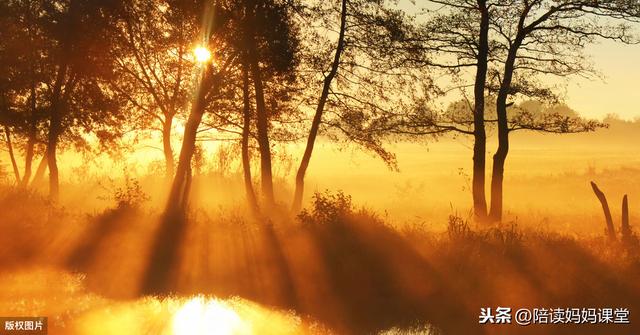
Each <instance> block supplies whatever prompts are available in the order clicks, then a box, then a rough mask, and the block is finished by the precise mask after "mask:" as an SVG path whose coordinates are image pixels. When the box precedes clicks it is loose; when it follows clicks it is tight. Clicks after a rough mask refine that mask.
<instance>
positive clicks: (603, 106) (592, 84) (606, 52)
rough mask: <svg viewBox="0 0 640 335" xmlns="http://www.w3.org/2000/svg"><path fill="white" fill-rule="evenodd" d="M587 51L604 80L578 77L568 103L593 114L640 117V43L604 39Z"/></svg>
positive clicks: (570, 89)
mask: <svg viewBox="0 0 640 335" xmlns="http://www.w3.org/2000/svg"><path fill="white" fill-rule="evenodd" d="M639 30H640V28H639ZM587 52H588V53H589V54H590V55H592V60H593V62H594V63H595V66H596V68H597V69H598V70H599V71H600V72H601V73H602V74H603V75H604V81H603V80H595V81H589V80H585V79H574V80H573V81H572V82H571V83H570V84H569V87H568V92H567V95H568V96H567V100H568V101H567V102H568V104H569V105H570V106H571V107H572V108H573V109H575V110H577V111H578V112H580V113H581V114H583V115H585V116H589V117H602V116H605V115H607V114H609V113H615V114H618V115H620V117H622V118H625V119H633V118H640V45H624V44H620V43H615V42H611V41H604V42H602V43H600V44H598V45H594V46H592V47H590V48H589V49H588V50H587Z"/></svg>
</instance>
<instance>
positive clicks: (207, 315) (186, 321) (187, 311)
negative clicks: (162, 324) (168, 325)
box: [172, 297, 251, 335]
mask: <svg viewBox="0 0 640 335" xmlns="http://www.w3.org/2000/svg"><path fill="white" fill-rule="evenodd" d="M172 328H173V334H174V335H199V334H202V335H204V334H206V335H245V334H247V335H248V334H251V329H250V327H249V325H248V324H247V323H245V322H244V321H243V320H242V319H241V318H240V316H239V315H238V314H237V313H236V312H235V311H234V310H233V309H232V308H231V307H229V306H228V305H227V304H225V303H224V302H221V301H219V300H217V299H205V298H204V297H195V298H193V299H191V300H189V301H187V302H186V303H185V304H184V305H183V306H182V307H181V308H180V309H179V310H178V311H177V312H176V313H175V314H174V316H173V325H172Z"/></svg>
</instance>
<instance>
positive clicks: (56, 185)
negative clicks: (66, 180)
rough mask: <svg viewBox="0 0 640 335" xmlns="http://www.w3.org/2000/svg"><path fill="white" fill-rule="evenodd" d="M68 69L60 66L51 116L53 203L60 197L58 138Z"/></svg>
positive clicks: (49, 158)
mask: <svg viewBox="0 0 640 335" xmlns="http://www.w3.org/2000/svg"><path fill="white" fill-rule="evenodd" d="M67 68H68V67H67V65H66V64H62V65H60V68H58V74H57V76H56V81H55V85H54V88H53V95H52V99H51V107H50V116H49V134H48V138H47V164H48V165H49V198H50V199H51V200H53V201H57V200H58V197H59V195H60V180H59V176H58V162H57V157H56V155H57V149H58V138H59V136H60V131H61V124H60V122H61V116H60V95H61V92H62V82H63V81H64V79H65V77H66V75H67Z"/></svg>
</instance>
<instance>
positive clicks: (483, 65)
mask: <svg viewBox="0 0 640 335" xmlns="http://www.w3.org/2000/svg"><path fill="white" fill-rule="evenodd" d="M478 7H479V9H480V14H481V18H480V36H479V41H478V42H479V43H478V55H477V60H478V64H477V67H476V79H475V85H474V90H473V93H474V104H475V105H474V111H473V126H474V130H473V137H474V142H473V176H472V193H473V212H474V214H475V218H476V220H477V221H480V222H482V221H486V219H487V199H486V195H485V174H486V151H487V134H486V131H485V124H484V104H485V103H484V91H485V86H486V81H487V67H488V63H487V60H488V56H489V10H488V9H487V3H486V0H478Z"/></svg>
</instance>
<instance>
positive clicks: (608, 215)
mask: <svg viewBox="0 0 640 335" xmlns="http://www.w3.org/2000/svg"><path fill="white" fill-rule="evenodd" d="M591 188H593V193H595V194H596V197H598V200H600V204H602V210H603V211H604V218H605V220H606V222H607V236H608V237H609V239H610V240H612V241H614V240H615V239H616V233H615V230H614V229H613V219H611V211H610V210H609V204H608V203H607V197H606V196H605V195H604V193H603V192H602V191H600V189H599V188H598V185H596V183H594V182H591Z"/></svg>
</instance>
